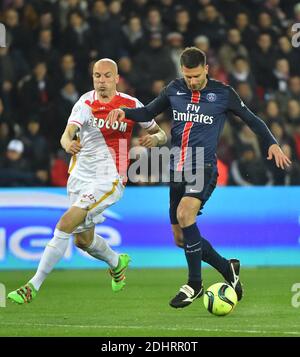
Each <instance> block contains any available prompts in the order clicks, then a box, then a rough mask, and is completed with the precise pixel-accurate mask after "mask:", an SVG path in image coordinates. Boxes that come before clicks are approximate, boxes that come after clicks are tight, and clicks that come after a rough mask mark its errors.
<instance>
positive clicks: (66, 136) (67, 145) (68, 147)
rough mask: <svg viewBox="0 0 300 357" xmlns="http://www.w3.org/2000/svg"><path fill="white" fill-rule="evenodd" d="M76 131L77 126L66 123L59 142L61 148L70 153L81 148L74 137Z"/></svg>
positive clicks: (75, 152)
mask: <svg viewBox="0 0 300 357" xmlns="http://www.w3.org/2000/svg"><path fill="white" fill-rule="evenodd" d="M77 131H78V127H77V126H76V125H74V124H68V125H67V127H66V129H65V131H64V133H63V135H62V137H61V139H60V144H61V146H62V147H63V149H64V150H65V151H66V152H67V153H68V154H71V155H75V154H77V153H78V152H79V151H80V150H81V147H82V146H81V145H80V143H79V142H78V140H75V139H74V136H75V134H76V132H77Z"/></svg>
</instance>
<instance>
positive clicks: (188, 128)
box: [177, 122, 194, 171]
mask: <svg viewBox="0 0 300 357" xmlns="http://www.w3.org/2000/svg"><path fill="white" fill-rule="evenodd" d="M193 124H194V123H193V122H188V123H186V124H185V126H184V129H183V133H182V139H181V149H180V155H179V156H180V159H179V162H178V164H177V171H182V169H183V164H184V162H185V159H186V152H187V147H188V143H189V137H190V132H191V129H192V126H193Z"/></svg>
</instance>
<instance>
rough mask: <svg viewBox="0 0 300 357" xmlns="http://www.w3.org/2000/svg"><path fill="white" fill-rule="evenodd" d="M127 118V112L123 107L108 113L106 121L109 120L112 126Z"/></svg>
mask: <svg viewBox="0 0 300 357" xmlns="http://www.w3.org/2000/svg"><path fill="white" fill-rule="evenodd" d="M124 118H125V112H124V110H122V109H113V110H112V111H110V112H109V113H108V116H107V117H106V121H108V122H109V124H110V126H112V125H113V123H115V122H116V121H121V120H123V119H124Z"/></svg>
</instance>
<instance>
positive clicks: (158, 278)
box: [0, 267, 300, 337]
mask: <svg viewBox="0 0 300 357" xmlns="http://www.w3.org/2000/svg"><path fill="white" fill-rule="evenodd" d="M299 272H300V268H299V267H298V268H296V267H295V268H293V267H291V268H281V267H276V268H243V269H242V271H241V278H242V282H243V284H244V288H245V297H244V299H243V300H242V301H241V302H240V303H238V305H237V306H236V309H235V310H234V311H233V312H232V313H231V314H229V315H228V316H225V317H216V316H213V315H211V314H209V313H208V312H207V311H206V310H205V308H204V306H203V301H202V298H201V299H199V300H196V301H195V302H194V303H193V304H192V305H190V306H189V307H186V308H185V309H178V310H175V309H172V308H171V307H169V305H168V302H169V300H170V298H172V297H173V296H174V294H176V293H177V290H178V288H179V287H180V286H181V285H182V284H183V283H185V280H186V279H185V278H186V272H185V270H184V269H130V270H129V271H128V273H127V285H126V288H125V289H124V290H123V291H121V292H119V293H113V292H112V291H111V288H110V276H109V275H108V273H107V271H106V270H103V269H101V270H72V271H70V270H68V271H67V270H65V271H64V270H56V271H54V272H52V274H50V276H49V277H48V279H47V281H46V282H45V283H44V285H43V287H42V289H41V290H40V292H39V294H38V296H37V298H36V299H35V300H34V301H33V302H32V303H31V304H27V305H15V304H13V303H11V302H9V301H7V304H6V307H2V308H0V336H104V337H111V336H119V337H120V336H147V337H150V336H155V337H157V336H180V337H185V336H193V337H194V336H300V318H299V317H300V307H299V308H295V307H293V306H292V297H293V294H295V292H292V291H291V288H292V286H293V284H295V283H300V274H299ZM32 273H33V272H30V271H18V272H17V271H14V272H3V271H2V272H1V274H0V281H1V282H2V283H4V284H5V285H6V289H7V292H9V291H10V290H12V289H15V288H16V287H18V286H19V285H20V284H22V283H24V282H26V281H27V280H28V279H29V278H30V277H31V276H32ZM203 278H204V283H205V287H208V286H209V285H211V284H212V283H215V282H219V281H222V279H221V278H220V276H219V275H218V274H217V273H216V272H215V271H213V270H212V269H210V268H205V269H203ZM296 300H297V299H296ZM298 300H300V297H299V298H298Z"/></svg>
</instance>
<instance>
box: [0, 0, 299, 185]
mask: <svg viewBox="0 0 300 357" xmlns="http://www.w3.org/2000/svg"><path fill="white" fill-rule="evenodd" d="M0 6H1V8H0V22H1V23H3V24H4V25H5V27H6V41H7V46H6V47H2V48H0V186H64V185H65V184H66V181H67V177H68V174H67V168H68V160H69V157H68V155H66V154H65V152H64V151H63V150H62V149H61V148H60V143H59V140H60V136H61V134H62V132H63V130H64V128H65V125H66V121H67V119H68V117H69V115H70V112H71V109H72V107H73V105H74V104H75V102H76V101H77V100H78V98H79V97H80V96H81V95H82V94H83V93H84V92H86V91H89V90H91V89H92V79H91V71H92V67H93V64H94V62H95V61H96V60H97V59H100V58H103V57H109V58H112V59H114V60H115V61H116V62H117V63H118V66H119V72H120V76H121V79H120V83H119V85H118V90H119V91H121V92H125V93H128V94H130V95H133V96H135V97H137V98H138V99H140V100H141V101H142V102H143V103H144V104H147V103H148V102H149V101H151V100H152V99H153V98H155V97H156V96H157V95H158V94H159V92H160V91H161V89H162V88H163V87H164V86H165V85H167V84H168V83H169V81H171V80H172V79H174V78H176V77H181V73H180V66H179V56H180V53H181V51H182V50H183V49H184V48H185V47H186V46H196V47H198V48H200V49H202V50H203V51H205V52H206V54H207V59H208V65H209V74H210V76H211V77H212V78H215V79H217V80H220V81H222V82H225V83H227V84H230V85H232V86H233V87H234V88H235V90H236V91H237V92H238V94H239V95H240V96H241V98H242V100H243V101H244V102H245V103H246V104H247V105H248V107H249V108H250V109H251V110H252V111H254V112H255V113H257V114H258V115H259V116H260V117H261V118H262V119H263V120H264V121H265V123H266V124H267V125H268V127H269V128H270V129H271V131H272V132H273V134H274V136H275V137H276V139H277V140H278V142H279V143H280V145H281V147H282V149H283V150H284V152H285V153H286V154H287V155H288V156H289V157H290V158H291V159H292V162H293V164H292V165H291V167H290V168H289V169H287V170H286V171H282V170H280V169H277V168H276V166H275V165H274V163H270V162H268V161H267V160H266V159H265V157H266V155H265V152H264V151H262V150H261V146H262V143H261V142H260V141H259V139H258V138H257V137H256V136H255V134H253V132H252V131H251V130H250V129H249V128H248V127H247V126H245V125H244V124H243V122H242V121H241V120H240V119H238V118H237V117H235V116H233V115H231V116H229V119H228V122H227V123H226V125H225V128H224V132H223V133H222V135H221V137H220V143H219V147H218V165H219V171H220V177H219V185H242V186H249V185H299V184H300V165H299V162H300V47H293V45H292V37H293V36H294V35H295V32H293V30H292V26H293V24H295V23H300V2H299V0H296V1H294V0H288V1H285V0H281V1H280V0H243V1H241V0H240V1H238V0H184V1H182V0H48V1H47V0H28V1H26V0H2V1H1V5H0ZM299 26H300V25H299ZM299 30H300V29H299ZM299 42H300V38H299ZM157 121H158V122H159V125H160V126H161V127H162V128H163V129H164V130H165V131H166V133H167V134H168V137H169V139H170V130H171V121H170V115H169V113H164V114H163V115H160V116H159V117H158V118H157ZM140 135H143V131H142V129H139V128H138V126H136V129H135V131H134V136H133V139H132V145H133V146H137V145H138V140H137V137H138V136H140ZM167 145H170V140H169V141H168V143H167ZM138 150H140V154H141V155H143V154H144V153H145V151H144V150H143V149H138Z"/></svg>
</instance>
